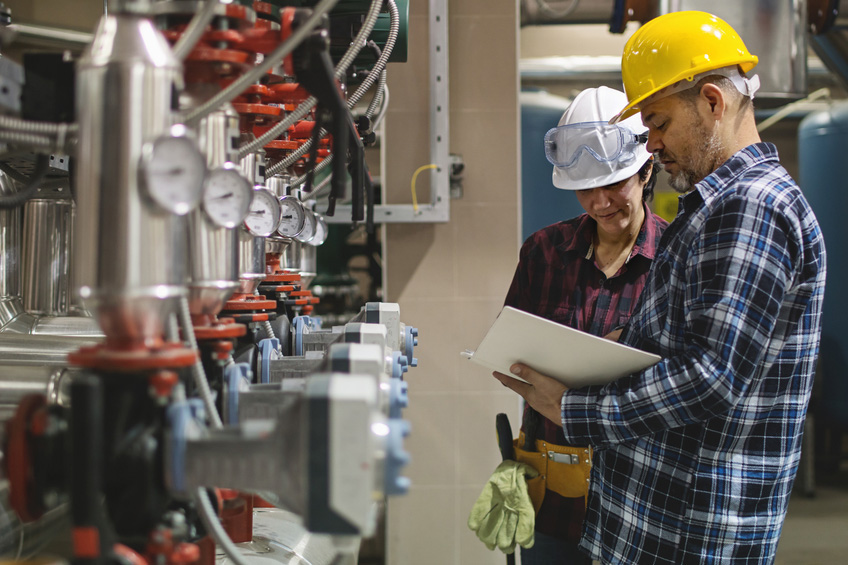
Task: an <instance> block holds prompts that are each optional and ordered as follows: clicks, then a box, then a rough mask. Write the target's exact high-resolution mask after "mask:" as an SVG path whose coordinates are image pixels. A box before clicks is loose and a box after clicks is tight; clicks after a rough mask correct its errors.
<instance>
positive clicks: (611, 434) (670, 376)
mask: <svg viewBox="0 0 848 565" xmlns="http://www.w3.org/2000/svg"><path fill="white" fill-rule="evenodd" d="M793 225H795V226H797V224H795V223H793V222H792V221H791V219H790V218H788V217H787V215H786V214H782V213H781V212H780V211H778V210H775V208H774V203H773V202H763V201H759V200H755V199H751V198H745V197H742V196H739V195H734V196H730V197H728V198H727V199H725V200H724V201H723V202H722V203H720V204H719V206H717V208H716V209H715V210H714V211H713V212H712V213H711V214H710V218H709V219H708V220H707V221H706V222H705V224H704V229H703V231H702V232H701V233H700V234H699V237H697V238H696V243H695V244H694V245H693V246H692V251H691V253H690V254H689V255H688V259H687V260H686V264H685V265H682V266H681V268H682V269H683V270H684V273H683V279H682V280H683V281H685V282H684V283H683V284H685V289H683V290H682V291H680V292H675V293H673V294H674V296H676V297H677V302H682V304H675V303H673V302H674V301H673V300H672V301H671V302H670V303H669V305H668V315H669V317H670V324H671V325H672V327H671V329H670V331H671V332H682V336H680V335H678V336H677V338H678V339H681V338H682V343H683V344H684V346H683V348H682V351H681V352H680V353H679V354H676V355H672V356H669V357H666V358H664V359H663V360H661V361H660V362H659V363H658V364H656V365H654V366H653V367H650V368H648V369H646V370H644V371H642V372H640V373H636V374H633V375H630V376H628V377H625V378H622V379H619V380H618V381H615V382H613V383H610V384H608V385H604V386H594V387H586V388H581V389H573V390H569V391H567V392H566V393H565V394H564V395H563V398H562V419H563V422H562V423H563V431H564V433H565V436H566V438H567V439H568V440H569V441H571V442H574V443H575V445H577V444H582V443H589V444H591V445H594V446H597V447H601V448H602V447H604V446H608V445H612V444H616V443H620V442H625V441H628V440H631V439H634V438H637V437H640V436H646V435H649V434H652V433H655V432H658V431H662V430H665V429H670V428H675V427H679V426H684V425H687V424H692V423H697V422H703V421H705V420H707V419H709V418H712V417H714V416H716V415H719V414H723V413H727V412H729V411H730V410H732V409H733V408H734V407H735V406H737V405H738V404H739V403H740V402H742V401H743V399H745V397H746V393H747V392H748V391H749V390H750V387H751V386H752V383H753V381H754V379H756V378H758V376H759V375H761V372H760V371H759V369H760V368H761V365H762V364H763V363H764V362H765V356H766V355H767V351H768V350H769V348H768V345H769V341H770V339H771V336H772V333H773V331H774V328H775V326H776V325H777V324H778V318H779V316H780V311H781V304H782V302H783V299H784V296H785V294H786V292H787V289H788V288H789V286H790V285H792V284H793V272H794V265H795V264H796V261H797V259H798V256H799V253H800V248H799V246H798V245H797V241H798V239H797V238H794V237H793V234H795V233H797V231H795V230H794V229H793ZM655 267H656V266H655ZM676 290H679V289H676ZM670 296H671V294H670ZM650 301H651V298H650V297H649V296H646V297H645V300H644V302H646V303H649V302H650ZM675 321H676V323H675ZM675 326H676V327H675ZM628 329H630V328H628Z"/></svg>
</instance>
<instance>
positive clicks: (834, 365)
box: [798, 103, 848, 428]
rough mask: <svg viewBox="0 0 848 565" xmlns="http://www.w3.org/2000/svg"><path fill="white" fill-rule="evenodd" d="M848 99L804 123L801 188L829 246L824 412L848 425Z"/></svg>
mask: <svg viewBox="0 0 848 565" xmlns="http://www.w3.org/2000/svg"><path fill="white" fill-rule="evenodd" d="M846 148H848V104H846V103H839V104H834V105H833V106H832V107H831V108H830V109H828V110H826V111H820V112H814V113H811V114H809V115H808V116H806V117H805V118H804V119H803V120H802V121H801V124H800V126H799V128H798V161H799V169H800V183H799V184H800V185H801V189H802V190H803V191H804V194H805V195H806V197H807V200H808V201H809V202H810V205H811V206H812V207H813V211H814V212H815V214H816V217H817V218H818V220H819V224H820V225H821V229H822V233H823V234H824V240H825V246H826V248H827V251H828V254H827V283H826V287H825V293H824V310H823V314H822V347H821V355H820V359H819V370H820V371H821V390H820V391H819V393H820V405H819V408H820V410H821V411H820V414H821V416H823V417H824V419H825V420H828V421H830V422H832V423H834V424H836V425H838V426H839V427H842V428H848V332H846V331H845V320H846V319H848V294H847V293H846V292H845V288H844V285H845V281H846V280H848V254H846V253H845V252H844V251H843V250H842V249H841V247H842V245H843V244H844V243H845V242H846V241H848V220H846V214H848V178H846V175H845V168H844V167H845V162H846V157H848V151H847V150H846Z"/></svg>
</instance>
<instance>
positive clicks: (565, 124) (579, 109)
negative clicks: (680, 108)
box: [545, 86, 651, 190]
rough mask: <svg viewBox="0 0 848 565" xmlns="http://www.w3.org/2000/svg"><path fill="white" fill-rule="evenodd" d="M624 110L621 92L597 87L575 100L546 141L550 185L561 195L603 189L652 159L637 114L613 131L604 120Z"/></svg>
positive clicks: (644, 128) (624, 98)
mask: <svg viewBox="0 0 848 565" xmlns="http://www.w3.org/2000/svg"><path fill="white" fill-rule="evenodd" d="M626 104H627V96H625V94H624V93H623V92H619V91H618V90H614V89H612V88H607V87H606V86H600V87H598V88H587V89H586V90H584V91H582V92H580V94H578V95H577V96H576V97H575V98H574V101H573V102H572V103H571V105H570V106H569V107H568V109H567V110H566V111H565V113H564V114H563V115H562V118H560V120H559V124H558V126H557V127H556V128H553V129H551V130H550V131H548V133H547V134H546V135H545V154H546V156H547V158H548V161H550V162H551V163H552V164H553V165H554V173H553V183H554V186H556V187H557V188H562V189H565V190H582V189H586V188H595V187H598V186H607V185H610V184H615V183H617V182H619V181H622V180H624V179H627V178H629V177H631V176H633V175H635V174H636V173H637V172H639V169H641V168H642V165H644V164H645V162H646V161H647V160H648V159H650V158H651V154H650V153H649V152H648V150H647V148H646V147H645V142H646V141H647V135H646V134H647V131H648V130H647V128H646V127H645V126H644V125H642V121H641V117H640V115H639V114H636V115H634V116H631V117H629V118H627V119H626V120H623V121H621V122H619V123H617V124H615V125H612V124H609V123H608V122H609V120H610V119H611V118H612V117H613V116H615V115H616V114H617V113H618V111H619V110H621V108H622V107H623V106H625V105H626Z"/></svg>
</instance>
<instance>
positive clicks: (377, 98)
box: [365, 69, 388, 118]
mask: <svg viewBox="0 0 848 565" xmlns="http://www.w3.org/2000/svg"><path fill="white" fill-rule="evenodd" d="M387 82H388V79H387V78H386V69H383V72H381V73H380V80H379V81H378V82H377V92H376V93H375V94H374V98H372V99H371V103H370V104H369V105H368V109H367V110H365V115H366V116H368V117H369V118H371V117H372V116H373V115H374V114H376V113H377V110H378V108H379V107H380V105H381V103H382V101H383V91H384V90H385V89H386V83H387Z"/></svg>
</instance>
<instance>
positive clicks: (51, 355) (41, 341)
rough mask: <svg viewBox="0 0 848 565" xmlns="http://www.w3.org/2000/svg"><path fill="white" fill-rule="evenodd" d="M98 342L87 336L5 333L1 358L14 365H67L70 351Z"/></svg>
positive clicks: (0, 342)
mask: <svg viewBox="0 0 848 565" xmlns="http://www.w3.org/2000/svg"><path fill="white" fill-rule="evenodd" d="M96 343H97V340H96V339H92V338H85V337H67V336H56V335H51V336H48V335H25V334H11V333H4V334H3V336H2V339H0V359H2V363H5V364H14V365H34V366H48V365H49V366H65V365H67V364H68V354H69V353H71V352H73V351H76V350H78V349H79V348H81V347H83V346H89V345H94V344H96ZM0 375H2V373H0ZM0 382H2V376H0Z"/></svg>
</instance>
